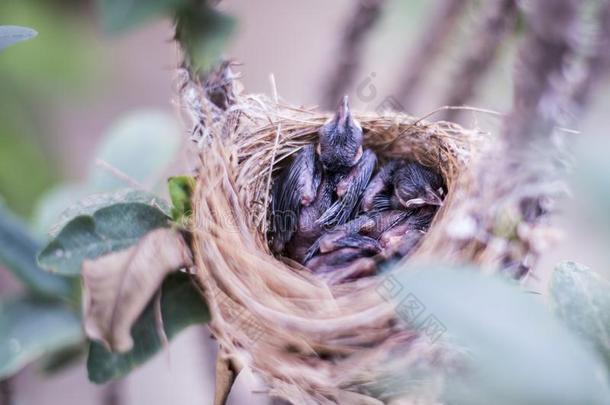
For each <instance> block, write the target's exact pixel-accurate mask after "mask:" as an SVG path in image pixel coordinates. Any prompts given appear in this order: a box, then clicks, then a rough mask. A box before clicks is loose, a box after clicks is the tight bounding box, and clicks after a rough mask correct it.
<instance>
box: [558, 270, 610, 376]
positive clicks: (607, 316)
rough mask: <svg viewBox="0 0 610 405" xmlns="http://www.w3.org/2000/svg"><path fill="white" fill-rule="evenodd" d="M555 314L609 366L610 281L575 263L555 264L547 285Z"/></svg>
mask: <svg viewBox="0 0 610 405" xmlns="http://www.w3.org/2000/svg"><path fill="white" fill-rule="evenodd" d="M550 297H551V304H552V306H553V309H554V311H555V314H556V315H557V316H558V317H559V318H560V319H561V320H562V321H564V323H565V324H566V325H567V326H568V328H569V329H570V330H572V331H573V332H575V333H576V334H577V335H579V336H580V337H582V338H584V339H585V340H586V341H588V342H590V343H591V344H592V345H593V346H594V347H595V348H596V349H597V350H598V351H599V353H600V354H601V355H602V356H603V357H604V359H605V360H606V364H607V366H608V368H609V369H610V282H608V281H607V280H605V279H603V278H602V277H600V276H599V275H598V274H597V273H595V272H594V271H592V270H591V269H589V268H588V267H586V266H583V265H580V264H578V263H574V262H563V263H560V264H559V265H557V267H556V268H555V272H554V273H553V278H552V279H551V286H550Z"/></svg>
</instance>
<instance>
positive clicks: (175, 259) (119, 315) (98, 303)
mask: <svg viewBox="0 0 610 405" xmlns="http://www.w3.org/2000/svg"><path fill="white" fill-rule="evenodd" d="M191 265H192V258H191V253H190V251H189V248H188V246H187V244H186V242H185V241H184V239H183V238H182V236H181V235H180V234H179V233H178V232H177V231H175V230H172V229H157V230H155V231H152V232H150V233H148V234H147V235H146V236H144V237H143V238H142V240H141V241H140V242H139V243H138V244H136V245H134V246H132V247H130V248H128V249H125V250H122V251H119V252H113V253H110V254H107V255H105V256H102V257H100V258H98V259H95V260H85V261H84V262H83V272H82V275H83V284H84V314H85V320H84V324H85V332H86V334H87V336H88V337H89V338H90V339H93V340H98V341H101V342H102V343H103V344H104V345H105V346H106V347H107V348H109V349H110V350H112V351H118V352H126V351H128V350H130V349H131V348H132V347H133V340H132V338H131V333H130V332H131V327H132V325H133V324H134V322H135V321H136V320H137V318H138V316H140V314H141V313H142V311H143V310H144V308H145V307H146V305H147V304H148V302H149V301H150V299H151V298H152V297H153V295H154V294H155V291H157V289H158V288H159V286H160V285H161V283H162V282H163V279H164V278H165V276H166V275H167V274H169V273H171V272H173V271H175V270H177V269H180V268H182V267H188V266H191Z"/></svg>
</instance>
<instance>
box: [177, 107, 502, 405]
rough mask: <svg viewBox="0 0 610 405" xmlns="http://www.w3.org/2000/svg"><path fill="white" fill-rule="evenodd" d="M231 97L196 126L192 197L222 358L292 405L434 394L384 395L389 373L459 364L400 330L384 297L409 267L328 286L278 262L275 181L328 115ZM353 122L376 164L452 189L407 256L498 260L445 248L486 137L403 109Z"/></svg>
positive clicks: (430, 388) (199, 260)
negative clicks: (417, 168)
mask: <svg viewBox="0 0 610 405" xmlns="http://www.w3.org/2000/svg"><path fill="white" fill-rule="evenodd" d="M234 101H235V103H234V104H233V105H232V107H230V108H229V110H227V112H225V113H224V114H223V115H222V118H218V117H210V118H213V119H210V120H209V121H208V122H212V124H210V125H208V126H207V127H206V128H203V129H201V128H200V130H201V132H202V134H203V138H201V139H200V146H201V150H200V156H201V167H200V169H199V172H198V182H197V184H198V186H197V188H196V192H195V196H194V218H193V220H194V224H193V225H194V226H193V251H194V256H195V259H196V265H197V268H198V272H197V280H198V282H200V284H201V285H202V287H203V290H204V293H205V297H206V299H207V302H208V304H209V307H210V311H211V313H212V321H211V324H210V327H211V330H212V333H213V334H214V336H215V337H216V339H217V340H218V341H219V344H220V346H221V348H222V353H224V355H225V356H226V357H227V358H229V359H231V360H232V361H233V362H234V363H235V364H238V365H240V366H248V367H250V368H251V369H252V370H254V371H255V372H256V373H257V374H259V375H260V376H261V377H262V378H263V380H264V382H265V383H266V385H267V386H268V388H269V394H270V395H273V396H277V397H281V398H284V399H286V400H289V401H290V402H292V403H296V404H301V403H306V404H309V403H349V404H352V403H382V401H383V402H390V401H391V400H393V399H401V400H404V399H405V398H410V399H414V398H418V399H419V400H421V398H426V397H428V398H433V396H434V395H435V390H436V389H437V388H438V387H435V386H434V384H431V385H426V386H425V387H419V388H418V389H415V390H410V391H409V392H401V393H394V394H391V393H388V392H386V393H385V394H383V395H381V394H380V393H379V392H380V391H378V388H379V387H378V385H377V384H378V383H379V381H383V378H384V375H386V374H385V373H387V371H388V367H421V366H422V364H431V363H435V364H439V365H443V364H445V365H451V364H452V362H453V360H454V359H453V355H452V354H451V351H449V350H446V348H445V347H443V345H442V344H441V343H438V342H436V343H434V342H432V341H431V340H430V339H427V338H425V337H424V336H421V332H418V331H416V330H409V328H405V327H404V325H401V322H400V320H399V318H400V316H399V314H397V312H396V310H395V306H394V305H393V304H392V303H391V302H390V301H389V300H387V297H386V296H384V293H383V292H384V291H387V289H388V288H391V285H388V283H391V279H388V275H391V274H392V271H407V270H405V266H395V267H394V269H400V270H391V271H389V272H385V273H383V274H381V273H380V274H378V275H376V276H371V277H365V278H360V279H357V280H353V281H349V282H345V283H341V284H338V285H333V286H330V285H328V284H326V283H325V282H323V281H321V280H320V279H317V278H316V276H315V275H314V274H312V273H311V272H310V271H309V270H308V269H306V268H304V267H303V266H301V265H299V264H297V263H295V262H293V261H290V260H289V259H285V258H281V257H275V256H274V255H273V254H272V253H271V250H270V248H269V244H268V240H267V237H268V227H269V226H270V223H269V222H270V217H271V213H270V210H269V206H270V205H271V204H270V202H271V201H270V199H271V193H270V190H271V188H272V184H273V179H274V177H275V175H276V174H277V173H279V171H281V170H282V168H284V167H286V164H287V163H288V161H289V160H290V157H291V156H292V155H294V154H295V153H296V152H298V151H299V150H300V148H302V147H303V146H304V145H307V144H310V143H312V142H315V141H316V138H317V131H318V129H319V128H320V126H321V125H322V124H323V123H324V122H325V121H326V120H327V119H328V118H329V116H330V114H325V113H320V112H317V111H314V110H307V109H301V108H295V107H291V106H287V105H284V104H281V103H278V102H276V101H272V100H270V99H267V98H265V97H262V96H245V97H241V96H240V97H238V98H237V100H234ZM191 107H192V106H191ZM187 108H188V106H187ZM197 108H198V109H199V111H198V114H200V115H201V114H207V113H206V109H205V108H204V107H202V105H200V104H198V105H197ZM355 118H356V119H357V120H358V121H359V122H360V124H361V126H362V128H363V130H364V145H365V147H367V148H370V149H372V150H373V151H374V152H375V153H376V154H377V156H378V158H379V160H380V162H384V161H387V160H388V159H392V158H401V159H409V160H413V161H417V162H419V163H421V164H423V165H425V166H429V167H432V168H435V169H436V170H437V171H438V172H439V173H440V174H442V176H443V178H444V180H445V183H446V185H447V191H448V193H447V196H446V198H445V201H444V205H443V207H441V209H440V210H439V211H438V213H437V215H436V217H435V218H434V220H433V223H432V225H431V227H430V229H429V231H428V233H427V234H426V235H425V237H424V239H423V240H422V241H421V243H420V244H419V245H418V247H417V248H416V250H415V251H414V252H413V253H412V254H411V255H410V256H409V257H407V258H404V259H403V261H407V262H423V261H430V259H431V258H442V259H443V260H444V261H449V262H454V263H455V262H464V261H477V260H478V261H481V260H483V259H482V258H483V257H485V260H486V261H488V262H490V261H493V260H492V259H493V258H490V257H489V255H487V256H485V255H481V251H480V249H479V250H477V249H471V248H468V246H470V245H468V244H465V245H464V244H462V245H456V244H455V243H447V241H448V239H449V238H452V236H451V235H450V233H449V232H448V229H450V228H451V227H454V228H455V224H456V221H457V222H459V220H460V218H459V212H460V210H459V207H460V206H462V205H463V200H464V198H465V196H466V195H467V194H468V192H467V191H468V188H469V186H470V184H471V183H472V176H473V173H472V170H471V167H473V165H474V162H475V161H476V160H477V158H478V156H480V155H481V153H480V152H481V151H482V150H483V149H485V148H486V145H487V139H488V138H487V136H486V135H485V134H483V133H481V132H479V131H476V130H466V129H464V128H462V127H460V126H458V125H456V124H453V123H448V122H428V121H425V120H419V119H416V118H414V117H410V116H408V115H404V114H396V113H387V114H355ZM456 216H458V217H457V218H456ZM456 246H457V247H456Z"/></svg>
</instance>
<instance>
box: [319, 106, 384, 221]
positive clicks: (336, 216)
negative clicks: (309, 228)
mask: <svg viewBox="0 0 610 405" xmlns="http://www.w3.org/2000/svg"><path fill="white" fill-rule="evenodd" d="M362 137H363V133H362V128H361V127H360V125H359V124H358V123H357V122H356V121H355V120H354V119H353V118H352V115H351V112H350V110H349V105H348V99H347V96H345V98H344V99H343V102H342V103H341V104H340V105H339V108H338V111H337V114H336V115H335V117H334V118H332V119H331V120H330V121H328V122H327V123H326V124H325V125H324V126H323V127H322V128H321V129H320V144H319V152H320V160H321V161H322V165H323V167H324V170H325V173H326V174H327V175H328V176H329V178H331V179H332V182H335V184H336V189H335V193H336V197H337V201H336V202H334V203H333V205H332V206H331V207H330V208H329V209H328V210H327V211H326V212H324V214H323V215H322V216H321V217H320V218H319V219H318V221H317V222H318V223H319V224H322V225H325V226H329V225H336V224H343V223H345V222H347V221H348V220H349V219H351V218H353V217H354V216H355V214H356V213H357V209H358V205H359V203H360V197H361V195H362V193H363V191H364V189H365V188H366V185H367V184H368V182H369V180H370V179H371V176H372V174H373V170H374V169H375V165H376V163H377V157H376V156H375V154H374V153H373V152H372V151H371V150H368V149H367V150H364V151H363V149H362Z"/></svg>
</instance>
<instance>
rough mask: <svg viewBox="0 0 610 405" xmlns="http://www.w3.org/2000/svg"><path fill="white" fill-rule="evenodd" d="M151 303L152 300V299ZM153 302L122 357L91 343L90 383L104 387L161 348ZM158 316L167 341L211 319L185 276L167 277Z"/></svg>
mask: <svg viewBox="0 0 610 405" xmlns="http://www.w3.org/2000/svg"><path fill="white" fill-rule="evenodd" d="M153 300H154V298H153ZM154 307H155V306H154V301H153V302H151V303H149V304H148V306H147V307H146V309H145V310H144V312H143V313H142V315H141V316H140V318H139V319H138V321H137V322H136V323H135V325H134V326H133V328H132V330H131V334H132V336H133V339H134V347H133V349H132V350H131V351H129V352H127V353H123V354H118V353H111V352H109V351H108V350H106V349H105V348H104V346H102V345H101V344H99V343H97V342H91V345H90V348H89V358H88V359H87V370H88V373H89V380H91V381H92V382H94V383H97V384H103V383H105V382H107V381H109V380H112V379H115V378H120V377H123V376H125V375H126V374H128V373H129V372H130V371H131V370H132V369H134V368H136V367H137V366H139V365H141V364H143V363H144V362H146V361H147V360H149V359H150V358H151V357H153V355H154V354H155V353H157V352H158V351H159V350H161V348H162V347H163V344H162V340H161V337H160V336H159V333H158V327H157V323H156V322H155V310H154ZM161 315H162V320H163V328H164V330H165V334H166V336H167V338H168V339H172V338H173V337H174V336H176V335H177V334H178V333H179V332H180V331H182V330H183V329H185V328H186V327H187V326H190V325H194V324H200V323H206V322H208V321H209V320H210V314H209V311H208V308H207V305H206V303H205V301H204V300H203V298H202V297H201V295H200V293H199V292H198V291H197V289H196V287H195V286H194V285H193V283H192V281H191V279H190V276H189V275H187V274H185V273H174V274H171V275H169V276H168V277H167V278H166V279H165V281H164V282H163V285H162V287H161Z"/></svg>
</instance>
